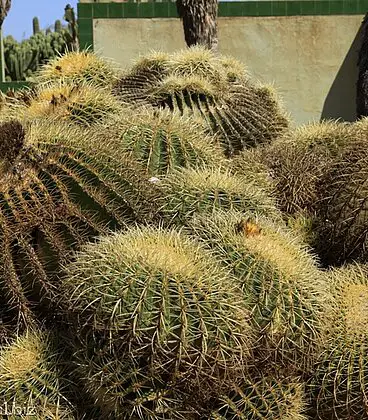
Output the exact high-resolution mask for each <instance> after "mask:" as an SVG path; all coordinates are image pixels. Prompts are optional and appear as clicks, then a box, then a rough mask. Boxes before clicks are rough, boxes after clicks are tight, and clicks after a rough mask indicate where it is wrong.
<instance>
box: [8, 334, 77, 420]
mask: <svg viewBox="0 0 368 420" xmlns="http://www.w3.org/2000/svg"><path fill="white" fill-rule="evenodd" d="M58 362H59V359H58V354H57V353H55V352H54V350H53V349H52V345H51V339H50V336H49V335H48V334H47V333H45V332H43V331H26V332H25V333H24V334H23V335H21V336H19V337H17V338H16V339H14V340H13V341H11V342H9V343H8V344H7V345H6V346H4V347H3V348H2V349H1V351H0V401H1V407H2V410H3V412H4V414H5V415H6V413H5V411H7V415H6V418H8V419H12V420H19V419H30V420H39V419H50V420H61V419H65V420H66V419H68V420H72V419H74V418H75V417H74V414H73V407H72V406H71V404H70V403H69V401H68V400H67V399H66V397H65V396H64V395H63V384H62V381H61V380H60V379H61V371H60V369H58ZM64 386H65V384H64ZM5 403H6V405H5Z"/></svg>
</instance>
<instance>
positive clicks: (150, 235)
mask: <svg viewBox="0 0 368 420" xmlns="http://www.w3.org/2000/svg"><path fill="white" fill-rule="evenodd" d="M62 290H63V291H64V292H63V295H64V298H63V299H64V301H65V303H66V305H67V306H66V309H67V315H68V317H69V319H70V323H71V325H73V324H74V326H75V327H76V328H77V331H79V333H78V334H79V338H78V339H79V340H80V341H81V343H80V346H79V347H80V348H79V351H77V353H76V356H75V357H76V365H77V370H78V372H79V374H80V376H81V377H82V378H83V379H84V381H85V384H86V388H87V389H88V390H89V391H90V393H91V394H92V395H93V397H94V398H95V399H96V401H97V403H98V404H99V405H101V406H102V407H104V409H105V410H106V411H107V412H108V413H109V415H110V416H112V417H110V418H127V417H128V414H129V415H130V416H133V417H136V418H142V419H146V418H152V419H153V418H160V415H163V416H164V417H163V418H173V419H176V418H193V416H194V414H197V415H199V414H201V412H205V410H206V409H208V406H209V404H210V403H211V400H212V398H216V396H219V395H220V394H221V393H222V392H227V390H229V387H231V386H232V384H236V383H238V382H239V381H240V380H241V378H242V377H243V375H244V370H245V367H246V365H247V361H248V357H249V355H250V351H251V346H252V332H251V331H250V329H249V324H248V313H247V312H246V311H244V304H243V301H242V297H241V293H240V290H239V289H238V287H237V286H236V284H235V282H234V281H233V280H232V279H231V277H230V275H229V273H227V272H226V271H224V270H223V269H221V268H220V267H219V265H218V264H217V262H216V260H214V259H213V258H212V256H211V255H210V254H209V253H207V252H206V251H204V250H203V249H202V248H201V247H200V246H199V245H198V244H197V243H196V242H194V241H192V240H190V239H189V238H187V237H186V236H184V235H183V234H181V233H180V232H178V231H176V230H171V231H164V230H161V229H153V228H144V229H142V228H136V229H131V230H129V231H128V232H127V233H125V234H115V235H113V236H107V237H103V238H101V239H100V241H99V242H98V243H96V244H90V245H86V246H85V247H84V248H83V250H82V251H81V252H79V253H78V254H77V255H76V258H75V260H74V261H73V262H72V263H71V264H70V265H69V266H68V267H67V268H66V277H65V279H64V280H63V287H62ZM180 407H181V408H180ZM174 408H175V409H174ZM162 409H164V410H168V411H167V412H168V413H169V414H168V416H165V411H162V412H161V410H162ZM185 413H187V414H185ZM155 416H157V417H155ZM170 416H171V417H170Z"/></svg>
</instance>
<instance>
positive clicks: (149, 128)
mask: <svg viewBox="0 0 368 420" xmlns="http://www.w3.org/2000/svg"><path fill="white" fill-rule="evenodd" d="M101 136H102V138H104V137H105V136H108V137H109V138H111V139H115V141H116V148H119V149H120V150H122V151H123V152H125V153H128V154H129V155H130V156H131V157H132V159H133V160H136V161H138V162H139V163H140V164H141V165H142V166H143V167H144V168H145V169H146V171H147V173H148V174H150V175H153V176H159V175H166V174H168V173H170V172H171V171H172V170H173V169H175V168H180V167H185V168H188V167H204V166H209V167H211V166H216V167H217V166H219V165H224V164H225V157H224V156H223V153H222V149H221V148H220V147H218V146H217V145H216V144H215V141H214V139H213V138H212V137H211V136H209V135H208V133H206V132H205V130H204V129H203V127H202V126H201V124H200V123H199V122H198V123H196V122H195V121H193V120H190V119H188V118H185V117H182V116H180V115H175V114H174V115H173V114H172V113H169V112H159V113H158V112H156V111H152V110H146V111H142V112H140V113H139V114H137V113H136V111H135V110H128V109H127V110H124V115H119V116H118V115H117V116H116V117H114V118H112V119H111V120H109V121H108V122H107V123H106V124H105V125H103V126H102V127H101Z"/></svg>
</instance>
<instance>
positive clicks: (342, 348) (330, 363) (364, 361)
mask: <svg viewBox="0 0 368 420" xmlns="http://www.w3.org/2000/svg"><path fill="white" fill-rule="evenodd" d="M329 276H330V283H331V286H332V292H333V296H334V299H335V305H334V307H333V311H332V312H331V321H330V334H329V336H328V341H327V342H326V346H325V351H324V352H323V354H322V355H321V357H320V359H319V363H318V364H317V365H316V369H315V374H314V376H313V379H312V382H311V403H312V405H313V406H314V407H315V409H316V413H317V416H318V417H317V418H319V419H321V420H322V419H323V420H324V419H333V420H348V419H362V420H363V419H367V418H368V407H367V398H366V390H367V386H368V385H367V383H368V356H367V355H368V346H367V337H368V328H367V322H366V319H367V312H368V307H367V300H368V267H367V266H364V265H363V266H359V265H358V264H353V265H350V266H345V267H343V268H340V269H335V270H333V271H332V272H331V273H329Z"/></svg>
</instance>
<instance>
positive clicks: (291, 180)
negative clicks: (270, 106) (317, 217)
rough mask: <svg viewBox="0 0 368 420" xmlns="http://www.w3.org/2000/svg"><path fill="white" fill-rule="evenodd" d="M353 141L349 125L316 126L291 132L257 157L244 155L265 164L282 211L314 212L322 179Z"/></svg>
mask: <svg viewBox="0 0 368 420" xmlns="http://www.w3.org/2000/svg"><path fill="white" fill-rule="evenodd" d="M351 138H352V130H351V127H350V126H349V125H348V124H343V123H337V122H331V121H329V122H323V123H314V124H310V125H306V126H303V127H299V128H297V129H295V130H292V131H289V132H288V133H286V134H285V135H284V136H283V137H281V138H279V139H278V140H276V141H275V142H273V143H272V144H270V145H267V146H265V147H264V148H263V149H260V150H259V151H258V152H257V151H256V153H254V152H252V151H249V152H245V155H244V157H243V159H244V160H248V161H250V162H251V161H252V160H253V159H256V160H259V161H260V162H262V163H264V164H266V166H267V167H268V168H269V173H270V175H271V177H272V178H273V179H274V184H275V192H276V197H277V201H278V203H279V206H280V208H281V209H282V210H283V211H285V212H286V213H289V214H295V213H298V212H300V211H305V210H307V211H311V210H312V209H313V208H314V206H315V204H316V201H317V200H318V199H319V197H320V192H319V187H318V185H319V182H320V179H321V177H322V176H323V175H324V174H325V172H326V170H327V168H328V167H329V165H330V164H331V161H332V160H333V157H334V156H336V155H337V154H338V153H339V151H340V149H341V147H343V146H344V145H345V144H347V143H348V142H349V141H351ZM247 155H249V156H247Z"/></svg>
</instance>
